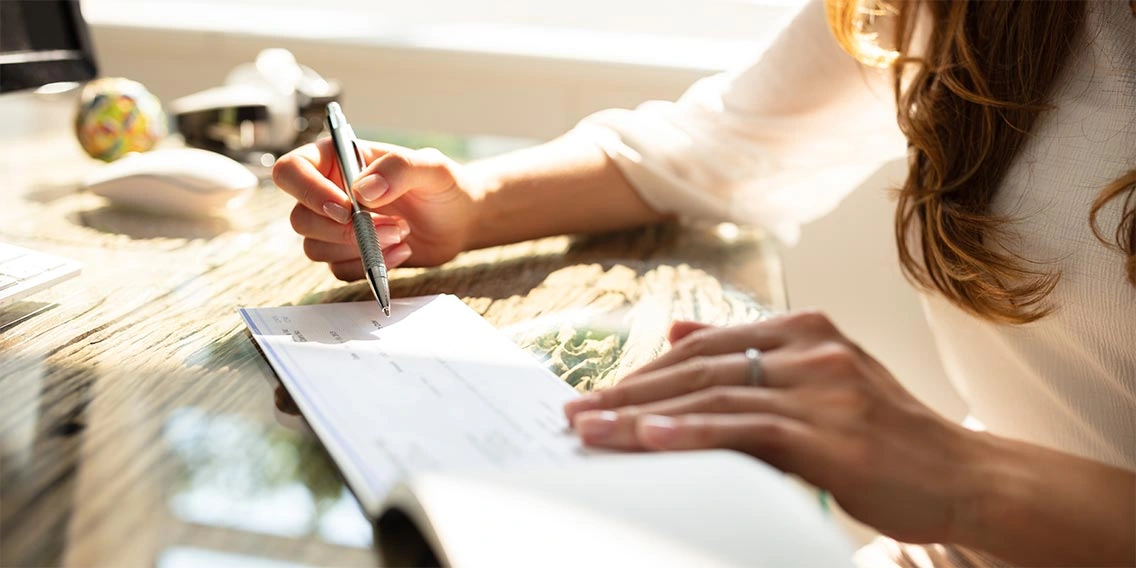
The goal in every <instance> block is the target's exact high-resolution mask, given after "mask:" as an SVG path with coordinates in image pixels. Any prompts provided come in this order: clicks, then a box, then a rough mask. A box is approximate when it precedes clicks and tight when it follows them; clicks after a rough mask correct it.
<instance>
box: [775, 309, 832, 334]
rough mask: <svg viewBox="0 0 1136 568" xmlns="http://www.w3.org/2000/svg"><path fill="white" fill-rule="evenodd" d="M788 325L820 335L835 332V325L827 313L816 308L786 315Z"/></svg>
mask: <svg viewBox="0 0 1136 568" xmlns="http://www.w3.org/2000/svg"><path fill="white" fill-rule="evenodd" d="M787 323H788V324H789V326H790V327H793V328H796V329H801V330H804V331H810V332H813V333H817V334H820V335H831V334H833V333H835V332H836V326H835V325H834V324H833V323H832V320H831V319H829V317H828V316H827V315H825V314H824V313H823V312H820V311H817V310H801V311H798V312H794V313H793V314H792V315H790V316H789V317H788V320H787Z"/></svg>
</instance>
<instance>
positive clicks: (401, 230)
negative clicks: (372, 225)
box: [398, 219, 410, 239]
mask: <svg viewBox="0 0 1136 568" xmlns="http://www.w3.org/2000/svg"><path fill="white" fill-rule="evenodd" d="M398 234H399V236H400V237H401V238H403V239H405V238H406V237H409V236H410V224H409V223H407V222H406V221H403V220H402V219H399V221H398Z"/></svg>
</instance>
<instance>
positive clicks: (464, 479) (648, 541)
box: [239, 295, 852, 566]
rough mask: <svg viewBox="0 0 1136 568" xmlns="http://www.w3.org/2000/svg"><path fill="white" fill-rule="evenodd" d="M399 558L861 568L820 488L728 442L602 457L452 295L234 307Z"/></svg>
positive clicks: (523, 354)
mask: <svg viewBox="0 0 1136 568" xmlns="http://www.w3.org/2000/svg"><path fill="white" fill-rule="evenodd" d="M239 312H240V315H241V317H242V318H243V319H244V322H245V324H246V325H247V327H248V330H249V333H250V334H251V336H252V339H253V340H254V341H255V342H256V344H257V345H258V346H259V347H260V349H261V351H262V352H263V354H264V356H265V358H266V359H267V360H268V362H269V364H270V365H271V366H272V368H273V370H274V371H275V372H276V374H277V376H278V377H279V378H280V381H281V382H282V383H283V385H284V387H285V388H286V389H287V390H288V392H289V394H290V395H291V396H292V398H293V400H294V401H295V403H296V406H297V407H298V408H299V409H300V411H301V413H302V414H303V416H304V418H305V420H306V421H307V423H308V424H309V425H310V427H311V429H312V431H313V432H314V433H315V434H316V436H317V437H318V438H319V440H320V441H321V443H322V444H323V445H324V446H325V448H326V450H327V453H328V454H329V455H330V456H331V458H332V460H333V461H334V462H335V464H336V466H337V468H338V470H339V472H340V473H341V475H342V476H343V478H344V480H345V482H346V483H347V485H348V487H349V488H350V489H351V491H352V492H353V493H354V495H355V496H356V498H357V499H358V501H359V503H360V505H361V508H362V509H363V511H364V512H365V513H366V514H367V515H368V517H370V518H371V520H372V521H373V522H374V523H375V527H376V538H375V543H376V546H377V547H378V548H379V551H380V553H381V554H382V555H383V557H384V560H385V561H386V562H388V563H391V564H440V565H519V564H525V565H531V564H533V563H535V562H539V563H541V564H546V565H547V564H551V565H565V566H567V565H573V566H579V565H581V564H582V563H588V564H594V565H599V566H603V565H627V564H631V563H634V564H643V563H649V564H652V565H655V564H659V565H687V564H689V565H699V566H708V565H709V566H741V565H746V566H752V565H757V564H760V565H824V566H840V565H850V563H851V551H852V549H851V547H850V545H849V543H848V541H847V540H846V539H845V538H844V535H843V534H842V533H841V532H840V530H839V529H837V528H836V527H835V526H834V524H833V522H832V521H831V520H830V519H829V518H828V517H827V516H826V515H825V514H824V512H823V511H822V510H821V507H820V506H819V505H818V504H817V501H816V499H815V498H814V497H813V496H812V495H810V494H809V492H808V491H807V490H806V489H804V488H803V487H801V485H800V484H799V483H796V482H793V481H791V480H790V479H788V478H787V477H786V476H784V475H783V474H781V473H780V472H778V471H777V470H775V469H773V468H771V467H769V466H768V465H766V464H764V463H762V462H760V461H758V460H755V459H752V458H750V457H748V456H744V455H741V454H737V453H733V452H728V451H699V452H682V453H671V454H615V453H597V452H593V451H588V450H586V449H584V448H583V447H582V446H581V444H580V441H579V439H578V438H577V437H576V436H575V435H574V434H573V433H572V432H571V431H570V429H569V426H568V422H567V420H566V418H565V417H564V413H563V406H564V403H565V402H567V401H568V400H571V399H572V398H573V397H575V396H577V393H576V391H575V390H574V389H572V388H571V387H569V386H568V385H567V384H565V383H564V382H563V381H561V380H560V379H559V378H558V377H557V376H556V375H554V374H552V373H551V372H550V371H549V370H548V369H546V368H545V367H544V366H543V365H542V363H541V362H540V361H539V360H538V359H537V358H536V357H535V356H533V355H532V354H530V353H528V352H527V351H525V350H523V349H521V348H520V347H518V346H517V345H515V344H514V343H513V342H512V341H511V340H510V339H509V338H508V337H507V336H506V335H504V334H503V333H501V332H500V331H498V330H497V329H496V328H494V327H493V326H492V325H491V324H490V323H489V322H488V321H486V320H485V319H484V318H482V317H481V316H480V315H479V314H478V313H477V312H475V311H473V310H472V309H471V308H469V307H468V306H467V305H466V304H465V303H464V302H462V301H461V300H460V299H458V298H457V297H455V296H452V295H437V296H425V297H418V298H405V299H395V300H392V304H391V317H389V318H388V317H385V316H384V315H382V312H381V311H380V309H379V306H378V305H377V304H376V303H375V302H358V303H341V304H318V305H303V306H284V307H270V308H241V309H240V310H239Z"/></svg>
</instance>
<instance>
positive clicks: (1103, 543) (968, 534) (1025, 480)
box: [951, 434, 1136, 566]
mask: <svg viewBox="0 0 1136 568" xmlns="http://www.w3.org/2000/svg"><path fill="white" fill-rule="evenodd" d="M976 438H977V440H978V441H979V444H978V445H979V447H980V448H981V449H980V450H979V452H980V454H981V456H982V457H980V458H979V459H978V460H976V463H977V464H979V465H978V466H977V467H976V468H975V469H974V471H973V473H974V474H976V475H977V477H976V478H975V483H973V487H974V488H975V490H974V491H972V492H971V493H970V496H969V498H967V499H965V501H964V502H963V503H962V504H961V505H960V507H959V509H958V511H957V519H956V534H954V535H953V538H952V539H951V540H952V541H953V542H955V543H957V544H962V545H964V546H968V547H971V548H974V549H978V550H983V551H986V552H989V553H991V554H994V555H995V556H998V557H1000V558H1003V559H1005V560H1008V561H1010V562H1013V563H1017V564H1025V565H1051V566H1136V473H1134V472H1131V471H1127V470H1124V469H1120V468H1116V467H1111V466H1108V465H1104V464H1100V463H1097V462H1093V461H1090V460H1086V459H1082V458H1078V457H1074V456H1070V455H1068V454H1063V453H1059V452H1055V451H1052V450H1048V449H1044V448H1041V447H1038V446H1034V445H1030V444H1025V443H1022V442H1016V441H1011V440H1006V439H1002V438H995V437H993V436H988V435H985V434H980V435H976Z"/></svg>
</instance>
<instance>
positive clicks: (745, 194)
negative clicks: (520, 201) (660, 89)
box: [575, 0, 906, 244]
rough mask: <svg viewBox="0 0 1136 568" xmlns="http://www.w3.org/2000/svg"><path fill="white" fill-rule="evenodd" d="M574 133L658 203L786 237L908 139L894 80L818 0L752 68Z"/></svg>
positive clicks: (587, 123)
mask: <svg viewBox="0 0 1136 568" xmlns="http://www.w3.org/2000/svg"><path fill="white" fill-rule="evenodd" d="M575 131H576V132H578V133H580V134H582V135H585V136H588V137H590V138H591V139H592V140H594V141H595V143H596V144H598V145H599V146H600V147H601V148H603V150H604V151H605V152H606V153H607V155H608V156H610V157H611V159H612V160H614V161H615V163H616V164H617V165H618V166H619V168H620V170H621V171H622V172H623V174H624V175H625V176H626V177H627V179H628V180H629V181H630V182H631V184H632V185H633V186H634V187H635V188H636V190H637V191H638V192H639V193H640V194H641V195H642V196H643V199H644V200H646V202H647V203H648V204H649V205H650V206H651V207H653V208H655V209H656V210H658V211H661V212H666V213H673V214H676V215H678V216H680V217H687V218H695V219H710V220H720V221H733V222H737V223H743V224H748V225H756V226H759V227H762V228H763V229H765V230H767V231H769V232H770V233H772V234H773V235H775V236H776V237H778V238H779V239H780V240H781V241H783V242H785V243H787V244H793V243H795V242H796V241H797V239H798V236H799V232H800V226H801V224H803V223H806V222H808V221H810V220H813V219H815V218H817V217H820V216H822V215H824V214H825V213H827V212H829V211H831V210H832V209H833V208H835V207H836V205H837V204H839V202H840V200H841V199H842V198H843V197H844V196H845V195H847V194H848V193H849V192H851V191H852V189H854V188H855V187H856V186H857V185H859V184H860V183H861V182H862V181H863V180H864V179H865V178H866V177H868V176H869V175H871V174H872V173H873V172H875V171H876V170H877V169H878V168H879V167H880V165H882V164H883V163H884V162H886V161H888V160H889V159H893V158H895V157H897V156H902V155H903V153H904V149H905V146H906V144H905V141H904V137H903V135H902V133H901V132H900V131H899V129H898V127H897V126H896V122H895V105H894V96H893V95H892V94H891V93H890V80H889V78H888V77H887V76H886V74H885V72H884V71H881V70H877V69H871V68H867V67H863V66H861V65H859V64H858V63H857V62H856V61H855V60H854V59H853V58H851V57H850V56H848V55H847V54H846V53H844V51H843V50H842V49H841V48H840V46H839V45H838V44H837V43H836V41H835V39H834V38H833V37H832V34H831V33H829V31H828V27H827V23H826V22H825V17H824V6H823V4H822V2H820V1H819V0H815V1H812V2H809V3H808V4H806V5H805V6H803V7H802V9H801V11H800V12H798V13H797V14H796V16H795V17H794V18H792V20H791V21H790V22H789V23H788V25H787V26H786V27H785V28H784V29H783V30H782V31H781V32H780V33H779V34H778V35H777V37H776V39H775V40H774V41H773V42H772V43H770V44H769V46H768V47H767V48H766V49H764V50H762V52H761V54H760V55H759V56H758V57H757V58H756V59H755V60H754V61H753V62H752V63H751V64H750V65H748V66H745V67H744V68H742V69H740V70H738V71H736V72H727V73H722V74H719V75H715V76H712V77H708V78H706V79H703V80H701V81H699V82H697V83H695V84H694V85H693V86H692V87H691V88H690V89H689V90H688V91H687V92H686V93H685V94H684V95H683V96H682V97H681V98H680V99H679V100H677V101H674V102H664V101H651V102H647V103H644V104H643V105H641V106H639V107H638V108H636V109H634V110H626V109H611V110H605V111H601V112H598V113H596V114H593V115H591V116H589V117H587V118H585V119H584V120H583V121H581V122H580V124H579V125H577V127H576V129H575Z"/></svg>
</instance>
